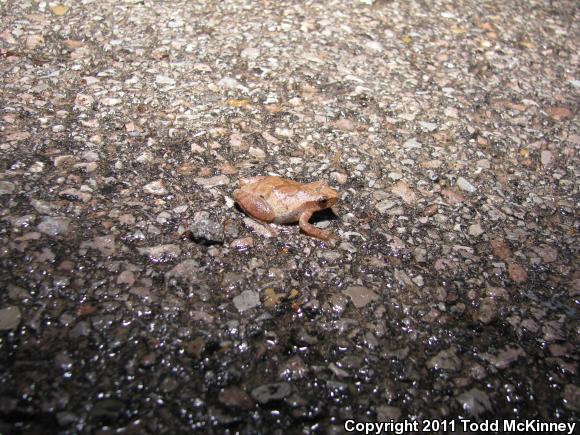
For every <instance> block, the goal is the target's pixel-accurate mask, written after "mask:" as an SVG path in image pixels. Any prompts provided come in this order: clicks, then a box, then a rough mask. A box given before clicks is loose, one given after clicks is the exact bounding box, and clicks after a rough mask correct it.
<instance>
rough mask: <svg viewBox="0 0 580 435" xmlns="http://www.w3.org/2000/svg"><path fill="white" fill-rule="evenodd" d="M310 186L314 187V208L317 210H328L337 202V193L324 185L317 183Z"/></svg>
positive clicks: (320, 182)
mask: <svg viewBox="0 0 580 435" xmlns="http://www.w3.org/2000/svg"><path fill="white" fill-rule="evenodd" d="M312 186H313V187H314V189H313V193H314V199H315V201H316V208H317V209H318V210H324V209H327V208H330V207H332V206H333V205H334V204H336V202H337V201H338V198H339V194H338V192H337V191H336V190H334V189H333V188H331V187H329V186H328V185H327V184H326V183H324V182H322V181H317V182H315V183H312Z"/></svg>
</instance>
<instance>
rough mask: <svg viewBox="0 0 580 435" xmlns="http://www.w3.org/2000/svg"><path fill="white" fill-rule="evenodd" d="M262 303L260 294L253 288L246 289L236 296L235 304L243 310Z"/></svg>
mask: <svg viewBox="0 0 580 435" xmlns="http://www.w3.org/2000/svg"><path fill="white" fill-rule="evenodd" d="M259 305H260V295H259V294H258V292H255V291H253V290H244V291H243V292H242V293H240V294H239V295H238V296H236V297H235V298H234V306H235V307H236V308H237V309H238V311H240V312H243V311H246V310H249V309H250V308H254V307H257V306H259Z"/></svg>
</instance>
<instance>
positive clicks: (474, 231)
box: [468, 223, 484, 237]
mask: <svg viewBox="0 0 580 435" xmlns="http://www.w3.org/2000/svg"><path fill="white" fill-rule="evenodd" d="M468 232H469V235H470V236H474V237H477V236H481V235H482V234H483V233H484V231H483V228H482V227H481V224H479V223H477V224H472V225H470V226H469V230H468Z"/></svg>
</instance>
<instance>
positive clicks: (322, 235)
mask: <svg viewBox="0 0 580 435" xmlns="http://www.w3.org/2000/svg"><path fill="white" fill-rule="evenodd" d="M312 213H313V212H311V211H305V212H304V213H302V215H300V220H299V221H298V225H299V226H300V229H301V230H302V231H304V232H305V233H306V234H308V235H309V236H312V237H316V238H317V239H321V240H324V241H330V240H334V239H336V235H334V234H333V233H331V232H330V231H324V230H321V229H320V228H316V227H315V226H314V225H312V224H310V223H309V222H308V221H309V220H310V218H311V217H312Z"/></svg>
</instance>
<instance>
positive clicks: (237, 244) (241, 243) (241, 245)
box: [230, 237, 254, 251]
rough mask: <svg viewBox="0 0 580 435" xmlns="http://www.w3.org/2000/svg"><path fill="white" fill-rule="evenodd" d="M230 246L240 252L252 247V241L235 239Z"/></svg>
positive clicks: (249, 238) (246, 238)
mask: <svg viewBox="0 0 580 435" xmlns="http://www.w3.org/2000/svg"><path fill="white" fill-rule="evenodd" d="M230 246H231V247H232V248H235V249H239V250H241V251H245V250H246V249H249V248H252V247H254V239H253V238H252V237H241V238H239V239H235V240H233V241H232V243H230Z"/></svg>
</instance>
